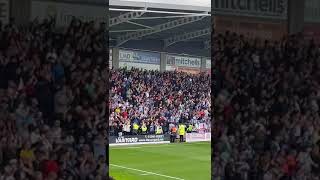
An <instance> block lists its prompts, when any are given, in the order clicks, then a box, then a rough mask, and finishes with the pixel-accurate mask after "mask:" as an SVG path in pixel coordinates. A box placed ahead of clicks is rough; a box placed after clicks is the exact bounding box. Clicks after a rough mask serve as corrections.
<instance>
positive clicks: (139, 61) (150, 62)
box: [119, 50, 160, 71]
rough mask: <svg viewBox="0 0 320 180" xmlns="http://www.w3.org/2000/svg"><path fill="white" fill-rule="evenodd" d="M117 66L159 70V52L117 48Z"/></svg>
mask: <svg viewBox="0 0 320 180" xmlns="http://www.w3.org/2000/svg"><path fill="white" fill-rule="evenodd" d="M119 67H120V68H124V67H126V68H128V69H131V68H139V69H144V70H158V71H160V53H153V52H143V51H129V50H119Z"/></svg>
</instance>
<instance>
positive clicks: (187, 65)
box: [166, 55, 201, 74]
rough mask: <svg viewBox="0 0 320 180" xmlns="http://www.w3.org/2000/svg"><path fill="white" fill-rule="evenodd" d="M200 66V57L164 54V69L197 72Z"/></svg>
mask: <svg viewBox="0 0 320 180" xmlns="http://www.w3.org/2000/svg"><path fill="white" fill-rule="evenodd" d="M200 68H201V58H195V57H187V56H175V55H167V56H166V70H167V71H180V72H187V73H192V74H195V73H199V72H200Z"/></svg>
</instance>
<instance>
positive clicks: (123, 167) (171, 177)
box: [110, 164, 185, 180]
mask: <svg viewBox="0 0 320 180" xmlns="http://www.w3.org/2000/svg"><path fill="white" fill-rule="evenodd" d="M110 166H115V167H119V168H122V169H129V170H132V171H138V172H142V173H147V174H153V175H156V176H162V177H166V178H170V179H178V180H185V179H181V178H178V177H173V176H167V175H163V174H158V173H153V172H148V171H143V170H140V169H134V168H129V167H125V166H119V165H116V164H110Z"/></svg>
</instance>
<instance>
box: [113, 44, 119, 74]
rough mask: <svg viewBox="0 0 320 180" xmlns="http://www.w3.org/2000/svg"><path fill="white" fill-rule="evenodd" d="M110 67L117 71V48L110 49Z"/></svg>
mask: <svg viewBox="0 0 320 180" xmlns="http://www.w3.org/2000/svg"><path fill="white" fill-rule="evenodd" d="M112 65H113V67H114V69H119V48H113V49H112Z"/></svg>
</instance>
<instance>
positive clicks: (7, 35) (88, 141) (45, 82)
mask: <svg viewBox="0 0 320 180" xmlns="http://www.w3.org/2000/svg"><path fill="white" fill-rule="evenodd" d="M103 32H104V30H103V29H102V28H100V29H99V28H98V29H97V28H94V27H93V23H92V22H81V21H80V20H77V19H73V21H72V23H71V24H70V26H69V27H68V28H67V29H66V30H65V31H63V32H60V31H57V30H56V28H55V20H54V19H47V20H45V21H44V22H38V21H37V20H35V21H33V22H30V23H29V24H28V25H26V26H17V25H15V23H14V21H11V23H10V24H8V25H5V26H2V27H1V29H0V39H1V40H0V73H1V75H0V106H1V108H0V128H1V131H0V163H1V164H0V167H1V168H0V179H3V180H4V179H6V180H9V179H12V180H14V179H17V180H18V179H25V180H27V179H28V180H42V179H47V180H56V179H83V180H85V179H86V180H87V179H92V180H99V179H101V180H102V179H106V178H107V177H106V172H107V167H106V162H105V159H106V149H105V147H106V140H105V139H106V137H107V132H106V129H107V126H108V124H107V121H106V118H107V116H106V103H107V102H106V99H107V97H106V95H105V94H106V93H105V89H106V84H105V83H106V82H107V79H106V78H107V76H106V74H107V68H106V65H105V60H104V59H103V53H102V52H103V48H102V47H103V45H102V43H103V42H102V36H103Z"/></svg>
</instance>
